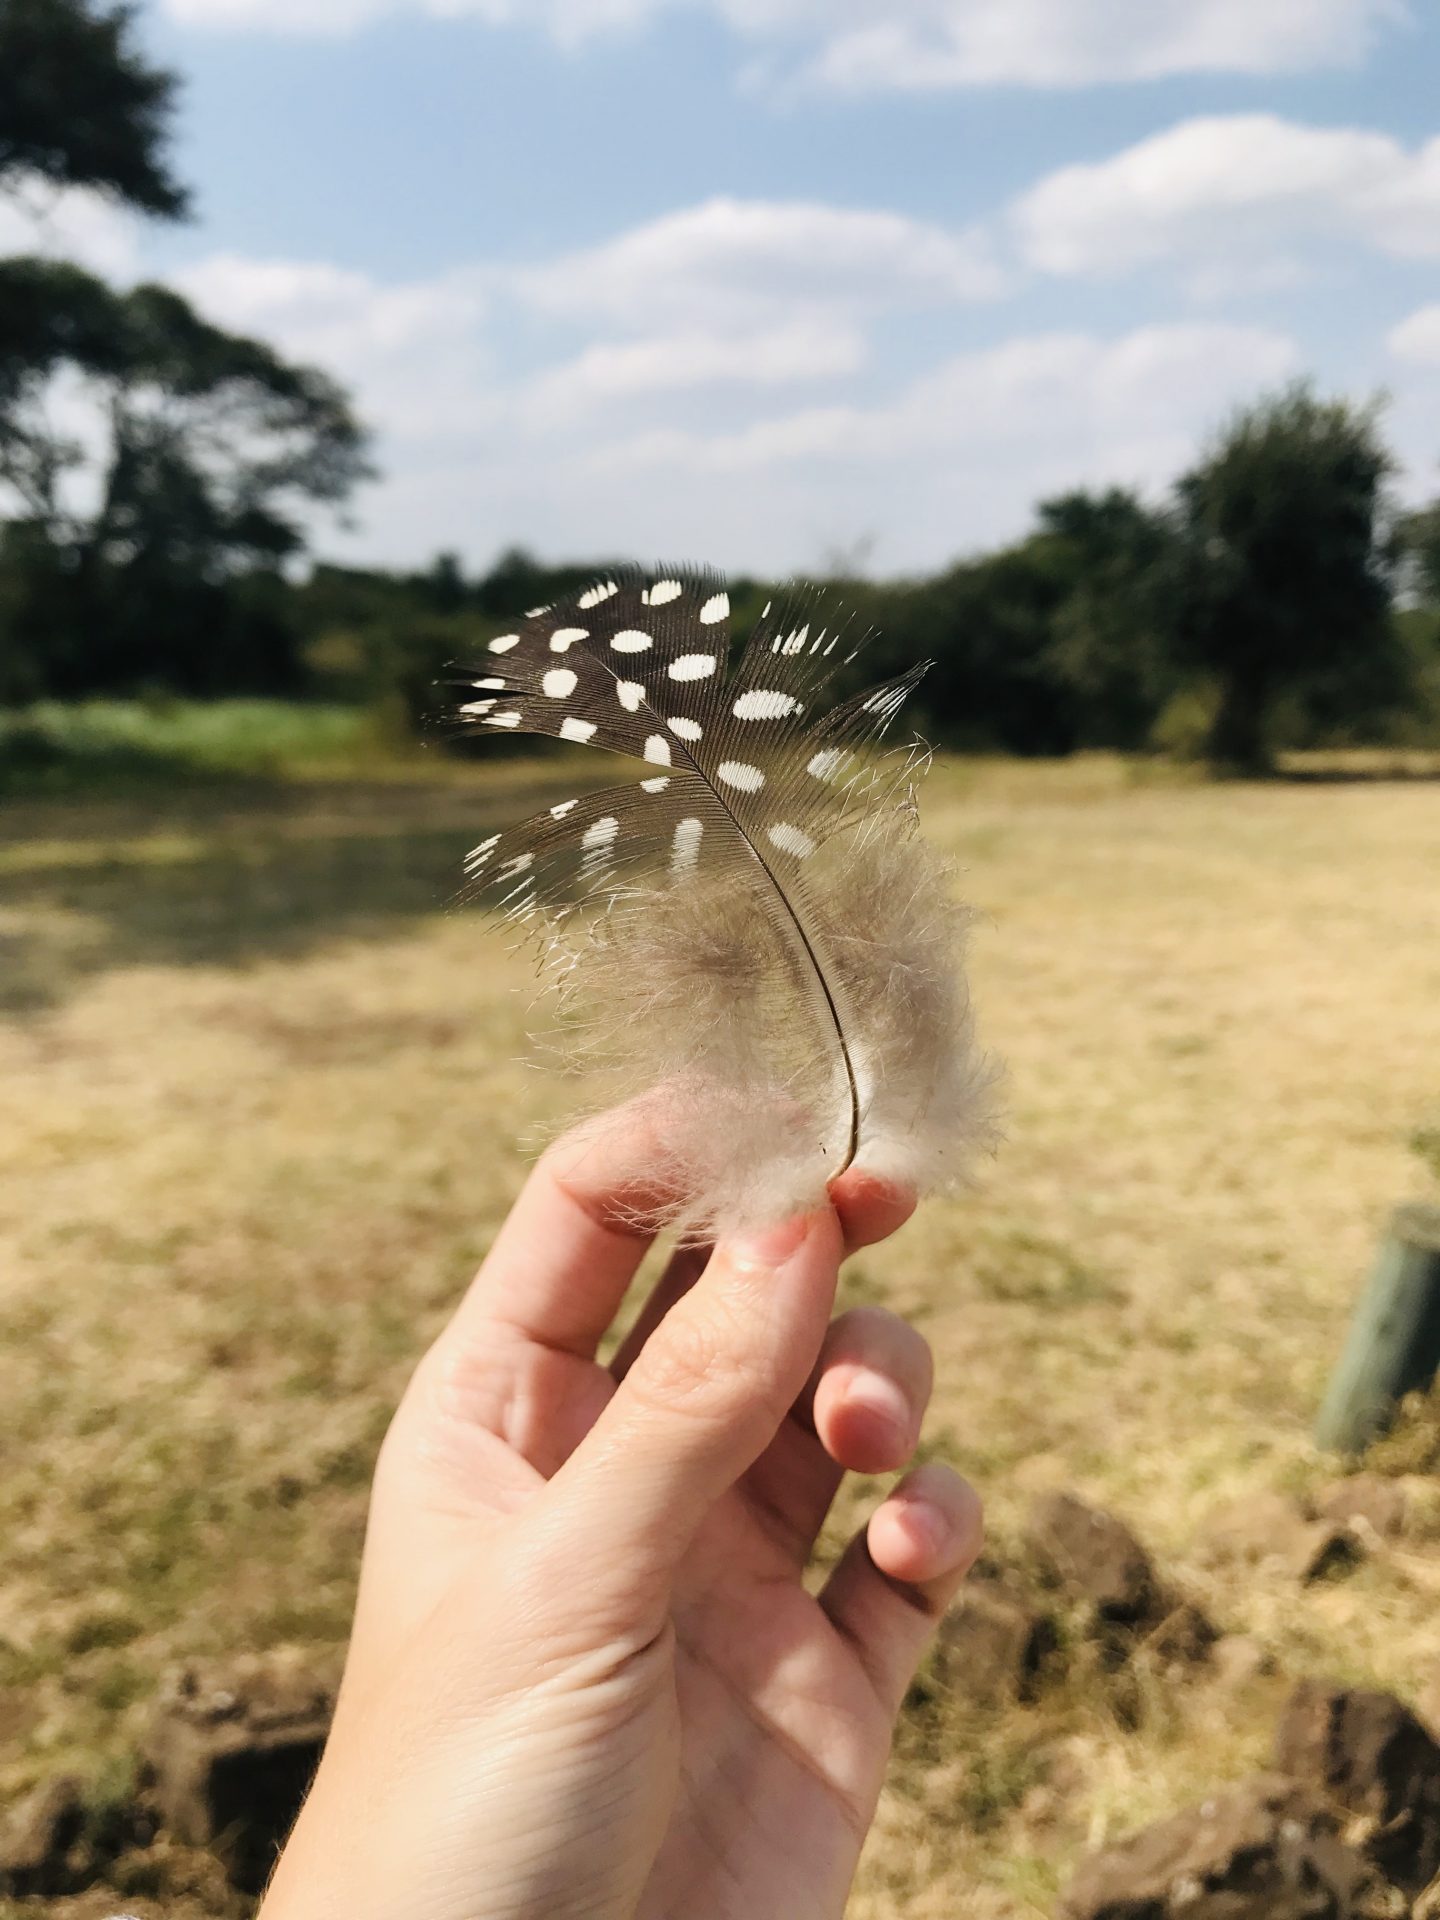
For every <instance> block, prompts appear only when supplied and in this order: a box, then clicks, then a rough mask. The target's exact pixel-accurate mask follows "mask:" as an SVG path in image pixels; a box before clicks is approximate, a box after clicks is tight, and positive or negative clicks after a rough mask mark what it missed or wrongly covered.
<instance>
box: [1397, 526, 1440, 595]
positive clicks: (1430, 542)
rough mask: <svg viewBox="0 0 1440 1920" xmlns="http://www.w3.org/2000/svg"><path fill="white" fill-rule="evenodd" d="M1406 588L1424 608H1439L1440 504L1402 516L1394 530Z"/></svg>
mask: <svg viewBox="0 0 1440 1920" xmlns="http://www.w3.org/2000/svg"><path fill="white" fill-rule="evenodd" d="M1395 533H1396V544H1397V546H1398V547H1399V550H1400V557H1401V560H1402V563H1403V564H1404V565H1405V566H1406V568H1407V570H1408V573H1409V576H1410V577H1409V581H1408V582H1407V584H1408V585H1409V586H1410V587H1411V588H1412V590H1413V592H1414V593H1415V595H1416V596H1417V598H1418V599H1419V600H1420V602H1421V603H1422V604H1423V605H1424V606H1427V607H1440V500H1436V501H1433V502H1432V503H1431V504H1430V505H1429V506H1428V507H1422V508H1421V509H1420V510H1419V511H1418V512H1416V513H1408V514H1406V515H1405V517H1404V519H1402V520H1401V521H1400V522H1399V524H1398V526H1397V527H1396V530H1395Z"/></svg>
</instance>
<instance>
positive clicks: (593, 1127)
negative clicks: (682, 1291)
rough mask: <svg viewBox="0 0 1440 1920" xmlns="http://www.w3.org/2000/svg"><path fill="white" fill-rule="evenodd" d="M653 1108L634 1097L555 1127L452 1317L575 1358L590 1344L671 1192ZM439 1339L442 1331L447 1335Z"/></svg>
mask: <svg viewBox="0 0 1440 1920" xmlns="http://www.w3.org/2000/svg"><path fill="white" fill-rule="evenodd" d="M666 1168H667V1159H666V1154H665V1151H664V1144H663V1141H662V1140H661V1138H660V1135H659V1132H658V1129H657V1126H656V1122H655V1119H654V1116H653V1113H652V1112H651V1111H649V1110H648V1109H647V1104H646V1102H645V1101H644V1100H643V1099H641V1100H634V1101H631V1102H629V1103H627V1104H626V1105H625V1106H622V1107H616V1108H614V1109H612V1111H610V1112H609V1113H605V1114H601V1115H600V1116H599V1117H598V1118H597V1119H595V1120H593V1121H589V1122H587V1123H586V1124H584V1125H583V1126H580V1127H577V1128H574V1129H573V1130H572V1131H571V1132H569V1133H567V1134H563V1135H562V1136H561V1138H560V1139H558V1140H557V1141H555V1142H554V1144H553V1145H552V1146H549V1147H547V1148H546V1150H545V1152H544V1153H543V1154H542V1155H541V1157H540V1159H539V1160H538V1161H537V1162H536V1164H535V1166H534V1167H533V1168H532V1170H531V1173H530V1177H529V1179H528V1180H527V1181H526V1182H525V1185H524V1186H523V1187H522V1188H521V1190H520V1196H519V1198H518V1199H517V1200H516V1202H515V1204H514V1206H513V1207H512V1208H511V1209H510V1212H509V1214H508V1216H507V1217H506V1220H505V1223H504V1225H503V1226H502V1227H501V1229H500V1231H499V1233H498V1234H496V1236H495V1241H494V1244H493V1245H492V1246H491V1248H490V1251H489V1253H488V1254H487V1255H486V1256H485V1260H484V1262H483V1264H482V1265H481V1268H480V1271H479V1272H478V1273H477V1274H476V1276H475V1278H474V1280H473V1281H472V1282H471V1284H470V1287H469V1289H468V1290H467V1292H466V1294H465V1296H464V1298H463V1299H462V1300H461V1302H460V1305H459V1307H458V1308H457V1309H456V1313H455V1318H454V1319H453V1321H452V1322H451V1326H450V1329H449V1333H450V1334H458V1335H459V1337H460V1338H461V1339H462V1340H467V1341H468V1340H472V1339H473V1338H474V1337H475V1334H476V1330H477V1322H483V1323H486V1324H488V1325H490V1326H492V1327H495V1326H499V1327H503V1328H506V1329H509V1330H512V1331H514V1332H516V1333H518V1334H520V1335H521V1336H522V1337H523V1338H525V1339H527V1340H530V1341H533V1342H535V1343H536V1344H537V1345H539V1346H544V1347H551V1348H554V1349H556V1350H558V1351H560V1352H564V1353H573V1354H577V1355H579V1356H580V1357H581V1358H583V1359H590V1358H592V1357H593V1356H594V1353H595V1349H596V1348H597V1346H598V1345H599V1343H600V1341H601V1339H602V1337H603V1336H604V1334H605V1332H606V1330H607V1328H608V1327H609V1325H610V1322H611V1321H612V1320H613V1319H614V1317H615V1314H616V1312H617V1311H618V1309H619V1306H620V1302H621V1301H622V1300H623V1299H624V1297H625V1291H626V1288H627V1287H628V1286H629V1285H630V1282H631V1281H632V1280H633V1279H634V1277H635V1273H636V1270H637V1269H638V1267H639V1265H640V1262H641V1261H642V1260H643V1259H644V1257H645V1255H646V1253H647V1251H648V1250H649V1247H650V1244H651V1242H652V1241H653V1239H654V1237H655V1229H654V1227H653V1226H652V1225H649V1224H647V1222H648V1221H652V1220H653V1219H654V1218H655V1217H656V1215H657V1214H658V1213H659V1212H660V1210H661V1209H663V1208H664V1207H665V1206H666V1205H667V1203H668V1202H670V1201H672V1200H673V1198H674V1195H673V1192H672V1191H670V1190H669V1189H667V1185H666ZM447 1337H448V1336H447Z"/></svg>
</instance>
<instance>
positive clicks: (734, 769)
mask: <svg viewBox="0 0 1440 1920" xmlns="http://www.w3.org/2000/svg"><path fill="white" fill-rule="evenodd" d="M715 777H716V779H717V780H723V781H724V782H725V784H726V786H727V787H739V789H740V791H741V792H742V793H758V792H759V791H760V789H761V787H763V786H764V784H765V775H764V774H763V773H762V772H761V770H760V768H759V767H752V766H751V764H750V762H749V761H748V760H722V761H721V762H720V764H719V766H718V767H717V768H716V769H715Z"/></svg>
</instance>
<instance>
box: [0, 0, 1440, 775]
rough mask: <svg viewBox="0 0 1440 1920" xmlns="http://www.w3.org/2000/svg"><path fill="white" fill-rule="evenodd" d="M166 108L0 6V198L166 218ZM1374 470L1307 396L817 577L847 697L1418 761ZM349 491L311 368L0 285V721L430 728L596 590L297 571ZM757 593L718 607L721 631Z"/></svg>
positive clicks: (45, 286)
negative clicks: (443, 682)
mask: <svg viewBox="0 0 1440 1920" xmlns="http://www.w3.org/2000/svg"><path fill="white" fill-rule="evenodd" d="M175 88H176V81H175V77H174V76H173V75H172V74H169V73H167V72H164V71H162V70H160V69H157V68H154V67H152V66H151V65H149V64H148V62H147V61H146V60H145V58H144V57H143V55H142V53H141V52H140V51H139V49H138V47H137V45H136V40H135V33H134V18H133V12H132V9H131V8H130V7H128V6H126V5H113V6H109V7H106V6H105V5H103V4H100V5H94V4H92V0H0V194H4V193H10V194H23V193H29V192H33V191H34V190H35V188H36V186H37V185H39V186H41V187H47V188H49V189H51V190H54V189H59V188H65V187H88V188H90V189H92V190H95V191H99V192H101V193H104V194H107V195H108V196H110V197H111V198H112V199H114V200H115V201H116V202H118V203H121V204H125V205H128V206H130V207H132V208H133V209H135V210H136V211H138V212H140V213H142V214H145V215H147V216H149V217H152V218H155V219H162V220H166V219H178V218H183V217H184V216H185V215H186V213H187V211H188V207H189V196H188V193H187V191H186V189H185V187H184V186H183V184H182V183H180V182H179V181H177V180H176V179H175V178H174V177H173V174H172V172H171V170H170V164H169V158H168V144H169V135H170V126H171V120H172V116H173V110H174V103H175ZM57 395H60V396H62V397H63V398H64V399H65V400H66V402H67V403H68V406H69V413H70V417H71V419H72V421H78V420H79V419H80V417H81V416H80V414H79V413H77V411H76V405H77V400H79V399H83V402H84V407H85V412H84V415H83V418H84V420H85V422H86V425H85V427H84V429H83V431H82V430H81V428H80V427H79V426H78V425H72V426H71V427H70V429H69V430H68V431H66V430H65V429H64V427H63V426H57V424H56V421H57V419H59V420H62V421H63V420H64V418H65V417H66V409H65V407H64V406H61V407H59V408H57V406H56V404H55V402H56V396H57ZM1393 465H1394V463H1393V461H1392V458H1391V455H1390V453H1389V450H1388V449H1387V447H1386V444H1385V440H1384V433H1383V422H1382V419H1381V416H1380V413H1379V411H1378V410H1377V409H1376V408H1374V407H1370V408H1366V407H1357V406H1355V405H1353V404H1351V403H1349V402H1346V401H1344V400H1337V399H1328V398H1325V397H1324V396H1322V395H1319V394H1317V393H1316V392H1315V391H1314V390H1313V389H1312V388H1311V387H1309V386H1306V385H1303V384H1301V385H1296V386H1294V387H1291V388H1288V389H1286V390H1284V391H1282V392H1279V393H1275V394H1271V395H1268V396H1265V397H1263V398H1262V399H1260V400H1259V401H1258V402H1256V403H1255V404H1254V405H1252V406H1250V407H1249V408H1247V409H1245V410H1243V411H1241V412H1239V413H1237V414H1236V415H1235V416H1234V417H1233V418H1231V419H1230V420H1228V421H1226V422H1224V423H1222V424H1221V425H1220V426H1219V427H1218V428H1217V430H1216V432H1215V434H1214V436H1213V438H1212V440H1211V441H1210V443H1209V444H1208V445H1207V446H1206V447H1205V448H1204V449H1203V450H1202V452H1201V454H1200V456H1199V458H1198V459H1197V461H1196V462H1195V464H1194V466H1193V467H1192V468H1191V469H1190V470H1189V471H1188V472H1187V473H1185V474H1184V475H1182V476H1181V478H1180V479H1179V480H1178V481H1177V482H1176V484H1175V486H1174V487H1173V489H1172V490H1171V492H1170V495H1169V496H1168V498H1166V499H1165V500H1163V501H1160V502H1147V501H1145V500H1142V499H1141V498H1140V497H1138V496H1137V495H1136V494H1134V493H1132V492H1128V491H1126V490H1124V489H1119V488H1111V489H1108V490H1105V491H1094V492H1087V491H1077V492H1073V493H1069V494H1065V495H1062V496H1060V497H1057V498H1055V499H1052V500H1048V501H1045V502H1044V503H1042V504H1041V505H1040V506H1039V508H1038V509H1037V511H1036V515H1035V520H1034V524H1033V526H1032V528H1031V530H1030V531H1029V532H1028V533H1027V534H1026V535H1025V536H1024V537H1023V538H1021V539H1019V540H1017V541H1015V542H1013V543H1012V544H1010V545H1008V546H1006V547H1004V548H1002V549H1001V550H999V551H996V552H990V553H984V554H981V555H978V556H972V557H967V558H964V559H961V560H959V561H957V562H956V563H955V564H954V565H952V566H950V567H948V568H946V569H944V570H943V571H941V572H939V573H937V574H935V575H933V576H931V577H927V578H923V579H915V580H910V581H901V582H889V583H877V582H873V581H867V580H861V579H856V580H849V581H844V582H842V583H839V584H840V585H842V586H843V589H844V597H845V598H846V599H847V600H848V601H849V602H850V603H852V604H853V605H854V606H855V608H856V611H857V613H858V614H859V616H860V617H861V618H862V619H864V620H865V621H866V622H867V623H868V624H870V625H873V626H874V627H875V628H877V629H878V630H879V634H880V638H879V639H878V640H877V642H876V643H875V645H874V647H873V648H872V649H871V650H870V653H869V656H868V662H867V670H869V671H874V670H875V669H876V667H877V666H878V667H881V668H883V667H884V666H886V665H887V664H890V663H891V662H893V663H894V664H896V665H897V666H898V665H900V664H903V663H908V662H909V661H910V660H912V659H914V658H915V657H916V656H917V655H923V656H926V657H929V658H930V659H932V660H933V661H934V667H933V669H932V671H931V673H930V675H929V676H928V678H927V680H926V682H925V683H924V686H923V689H922V693H921V697H920V701H919V703H918V704H919V706H920V708H921V709H922V711H921V713H920V718H921V721H922V723H923V724H924V726H925V728H926V730H927V731H928V732H929V733H930V735H931V737H933V738H935V739H937V740H939V741H942V742H944V743H947V744H951V745H956V746H961V747H970V748H977V749H980V748H983V749H1000V750H1004V751H1008V752H1013V753H1021V754H1055V753H1067V752H1071V751H1073V750H1075V749H1077V748H1083V747H1113V748H1119V749H1126V750H1147V749H1161V750H1183V751H1195V752H1202V753H1204V754H1207V755H1208V756H1209V757H1210V758H1211V759H1213V760H1215V761H1217V762H1221V763H1224V764H1226V765H1231V766H1235V767H1240V768H1248V769H1258V768H1263V767H1264V766H1265V765H1266V764H1267V763H1268V761H1269V759H1270V757H1271V755H1272V754H1273V752H1274V751H1275V749H1276V747H1277V746H1280V745H1307V744H1317V743H1332V742H1333V743H1346V744H1348V743H1351V742H1356V741H1369V740H1375V739H1387V740H1404V741H1415V742H1419V741H1425V742H1427V743H1428V742H1432V741H1440V502H1437V503H1436V505H1435V506H1433V507H1431V508H1429V509H1427V510H1425V511H1422V512H1412V513H1409V514H1400V513H1398V512H1396V511H1395V510H1394V508H1393V505H1392V503H1391V499H1390V492H1389V483H1390V480H1391V477H1392V473H1393ZM371 472H372V468H371V465H370V458H369V449H368V444H367V437H366V433H365V430H364V428H363V426H362V424H361V423H360V421H359V419H358V418H357V416H356V414H355V412H354V410H353V407H352V403H351V401H350V398H349V397H348V396H347V395H346V393H345V392H344V391H343V389H342V388H341V387H340V386H339V385H338V384H337V383H336V382H335V381H334V380H333V379H331V378H330V377H329V376H328V375H327V374H325V373H324V372H322V371H320V370H319V369H316V368H311V367H304V366H295V365H292V364H290V363H288V362H287V361H286V360H285V359H284V358H283V357H282V356H280V355H279V354H277V353H276V352H275V351H274V350H273V349H272V348H271V347H269V346H267V345H266V344H265V343H263V342H260V341H256V340H252V339H247V338H244V337H243V336H240V335H235V334H231V333H228V332H226V331H225V330H223V329H221V328H218V327H216V326H214V325H212V324H211V323H210V322H208V321H206V320H205V319H203V318H202V317H201V316H200V315H199V314H197V313H196V312H195V310H194V309H193V308H192V307H191V306H190V305H189V304H188V303H187V302H186V301H185V300H184V299H182V298H181V297H180V296H179V295H178V294H177V293H175V292H174V291H173V290H171V289H168V288H165V287H162V286H154V285H143V286H139V287H136V288H133V289H130V290H128V291H126V290H119V289H116V288H112V287H110V286H108V285H107V284H106V283H105V282H104V281H102V280H101V279H100V278H98V277H97V276H96V275H94V274H91V273H88V272H86V271H85V270H83V269H81V268H79V267H76V266H73V265H69V264H66V263H63V262H56V261H54V260H49V259H41V258H33V257H19V258H11V259H4V260H0V706H3V705H10V706H18V705H22V704H25V703H27V702H31V701H35V700H40V699H46V698H59V699H70V698H77V697H82V696H88V695H94V694H102V693H103V694H117V695H119V694H126V695H133V694H151V693H179V694H189V695H202V696H211V695H221V694H232V693H267V694H284V695H289V696H293V697H307V696H316V695H326V696H330V697H341V698H346V699H353V700H358V701H366V702H377V703H384V704H387V705H388V706H390V707H391V708H392V709H393V710H394V711H395V712H396V713H397V714H399V715H403V716H404V717H405V718H406V719H407V720H408V721H410V722H412V723H414V724H416V725H419V724H423V723H424V722H425V721H426V720H427V719H428V718H429V717H430V716H431V715H432V714H433V712H434V710H435V706H436V701H437V693H436V683H437V680H439V679H440V678H441V677H442V676H443V673H444V670H445V667H446V666H447V664H448V663H449V662H450V661H451V660H453V659H455V658H463V657H465V656H466V655H470V654H473V653H474V652H475V651H476V650H477V649H479V648H480V647H481V646H482V645H483V642H484V640H485V639H486V638H487V637H489V635H490V634H492V633H493V632H495V631H497V630H498V628H499V627H500V626H501V625H503V624H506V623H509V622H511V621H513V620H514V619H515V618H516V617H517V616H518V615H521V614H523V612H524V610H525V609H526V608H527V607H530V606H533V605H536V604H541V603H547V602H550V601H552V600H554V599H556V598H558V597H559V596H560V595H561V594H563V593H564V592H566V591H567V590H570V589H572V588H574V587H576V586H578V585H581V584H583V583H585V582H586V581H588V580H589V579H590V578H593V577H594V576H595V575H596V574H597V573H599V572H600V571H602V570H603V569H604V567H605V566H606V565H607V564H608V562H607V558H606V557H605V556H596V557H595V558H594V559H592V560H591V561H588V562H586V563H584V564H581V563H576V564H565V565H558V566H556V565H547V564H543V563H541V562H540V561H538V560H536V559H535V558H533V557H532V556H530V555H528V554H526V553H525V552H523V551H521V550H511V551H509V552H506V553H504V554H503V555H502V556H501V558H500V559H499V560H498V561H497V562H496V563H495V564H494V565H493V566H492V567H490V568H489V569H488V570H487V571H486V572H485V573H483V574H481V575H478V576H473V577H467V576H466V574H465V572H464V570H463V569H462V567H461V566H460V564H459V562H458V561H457V559H456V558H455V557H454V556H453V555H444V554H442V555H440V556H438V557H437V559H436V560H435V562H434V563H433V565H431V566H430V567H428V568H427V569H424V570H422V571H419V572H410V573H406V572H401V571H395V570H380V569H363V568H353V567H338V566H333V565H323V564H321V565H313V566H311V565H308V564H307V549H308V544H309V535H308V529H309V527H310V525H311V524H312V522H313V520H314V517H315V509H316V508H317V507H320V506H328V507H332V508H339V507H342V506H343V505H344V503H345V502H346V501H347V500H348V499H349V497H350V496H351V494H352V493H353V492H354V490H355V488H356V487H357V486H358V485H359V484H360V483H361V482H362V481H363V480H364V479H366V478H367V477H368V476H369V475H370V473H371ZM771 591H773V589H772V587H771V586H770V585H769V583H766V582H763V581H741V582H737V583H736V585H735V590H734V593H733V594H732V598H733V599H734V600H735V602H736V612H737V620H738V623H740V624H743V622H744V621H745V620H746V618H747V617H749V616H750V615H752V614H753V613H755V612H757V611H758V609H759V606H760V605H761V604H762V603H763V600H764V599H765V598H766V597H767V596H768V594H769V593H770V592H771Z"/></svg>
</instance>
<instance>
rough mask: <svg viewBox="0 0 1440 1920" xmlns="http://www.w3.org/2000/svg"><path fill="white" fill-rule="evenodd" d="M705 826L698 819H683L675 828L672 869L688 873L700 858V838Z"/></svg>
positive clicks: (671, 856) (671, 855)
mask: <svg viewBox="0 0 1440 1920" xmlns="http://www.w3.org/2000/svg"><path fill="white" fill-rule="evenodd" d="M704 831H705V827H704V823H703V822H702V821H699V820H696V819H693V818H692V819H688V820H681V821H680V822H678V824H677V825H676V828H675V840H674V845H673V848H672V850H671V854H670V871H671V872H672V873H688V872H689V871H690V869H691V868H692V867H693V866H694V865H695V862H696V861H697V860H698V859H699V858H700V838H701V835H702V834H703V833H704Z"/></svg>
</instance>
